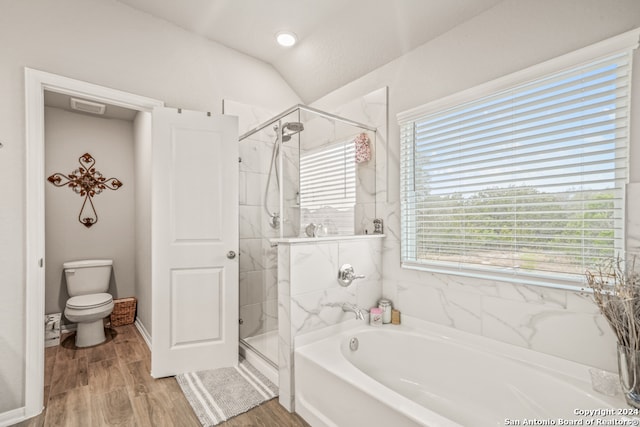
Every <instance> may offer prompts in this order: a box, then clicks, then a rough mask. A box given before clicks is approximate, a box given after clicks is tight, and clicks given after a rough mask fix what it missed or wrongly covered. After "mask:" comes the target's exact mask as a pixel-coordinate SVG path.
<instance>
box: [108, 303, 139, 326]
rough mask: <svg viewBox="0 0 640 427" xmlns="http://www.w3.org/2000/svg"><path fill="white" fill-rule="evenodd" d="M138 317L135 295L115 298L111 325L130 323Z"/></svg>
mask: <svg viewBox="0 0 640 427" xmlns="http://www.w3.org/2000/svg"><path fill="white" fill-rule="evenodd" d="M135 319H136V299H135V297H129V298H119V299H114V300H113V311H112V312H111V326H122V325H130V324H131V323H133V322H134V320H135Z"/></svg>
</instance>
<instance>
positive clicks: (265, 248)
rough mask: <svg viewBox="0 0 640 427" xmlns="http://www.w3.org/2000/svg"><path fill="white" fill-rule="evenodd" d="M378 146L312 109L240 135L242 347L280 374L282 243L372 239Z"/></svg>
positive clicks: (371, 132)
mask: <svg viewBox="0 0 640 427" xmlns="http://www.w3.org/2000/svg"><path fill="white" fill-rule="evenodd" d="M375 142H376V130H375V128H374V127H371V126H368V125H365V124H362V123H358V122H355V121H352V120H349V119H346V118H343V117H339V116H336V115H333V114H329V113H326V112H324V111H320V110H317V109H314V108H311V107H307V106H304V105H296V106H294V107H292V108H290V109H288V110H286V111H284V112H283V113H281V114H279V115H277V116H275V117H273V118H271V119H269V120H267V121H266V122H264V123H262V124H261V125H259V126H257V127H255V128H253V129H252V130H250V131H248V132H246V133H245V134H243V135H242V136H240V186H241V188H240V210H239V211H240V341H241V343H242V345H244V346H245V347H246V348H247V349H249V350H250V351H253V352H254V353H256V354H257V355H258V356H260V357H261V358H262V359H264V360H265V361H266V362H267V363H269V364H270V365H271V366H273V367H275V368H277V362H278V289H277V283H278V281H277V242H278V239H286V238H322V237H328V236H335V235H355V234H365V233H372V232H373V229H374V228H373V219H374V218H375V192H376V191H375V190H376V188H375V185H376V179H375Z"/></svg>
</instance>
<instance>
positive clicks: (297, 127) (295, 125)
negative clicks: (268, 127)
mask: <svg viewBox="0 0 640 427" xmlns="http://www.w3.org/2000/svg"><path fill="white" fill-rule="evenodd" d="M273 129H274V130H275V131H276V132H277V131H278V125H275V126H274V127H273ZM303 130H304V125H303V124H302V123H300V122H287V123H285V124H283V125H282V142H287V141H290V140H291V137H292V136H293V135H295V134H296V133H299V132H302V131H303Z"/></svg>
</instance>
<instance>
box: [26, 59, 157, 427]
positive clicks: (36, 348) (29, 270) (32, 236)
mask: <svg viewBox="0 0 640 427" xmlns="http://www.w3.org/2000/svg"><path fill="white" fill-rule="evenodd" d="M24 73H25V74H24V81H25V130H26V156H25V157H26V176H25V179H26V186H25V190H26V196H25V197H26V208H25V209H26V217H25V225H26V227H25V231H26V234H25V242H26V251H25V283H26V299H25V389H24V396H25V399H24V407H23V408H22V411H21V412H22V414H16V415H18V416H20V415H21V416H22V418H25V419H26V418H30V417H33V416H35V415H38V414H39V413H40V412H42V409H43V400H44V326H43V325H44V314H45V313H44V305H45V304H44V300H45V274H44V272H45V198H44V184H45V173H44V160H45V137H44V91H45V90H48V91H51V92H58V93H62V94H66V95H73V96H78V97H81V98H85V99H90V100H95V101H97V102H102V103H106V104H111V105H116V106H120V107H126V108H130V109H132V110H137V111H142V112H148V113H151V112H152V111H153V108H154V107H163V106H164V102H162V101H159V100H157V99H152V98H147V97H144V96H139V95H135V94H132V93H128V92H123V91H120V90H117V89H111V88H108V87H104V86H99V85H96V84H93V83H88V82H85V81H81V80H75V79H71V78H68V77H63V76H60V75H56V74H52V73H48V72H45V71H40V70H35V69H31V68H27V67H25V69H24ZM152 292H153V290H152Z"/></svg>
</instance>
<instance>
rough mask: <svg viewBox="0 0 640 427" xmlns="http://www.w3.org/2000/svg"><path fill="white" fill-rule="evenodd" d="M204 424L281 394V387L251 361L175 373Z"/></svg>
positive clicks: (245, 410) (213, 422) (220, 420)
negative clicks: (234, 365)
mask: <svg viewBox="0 0 640 427" xmlns="http://www.w3.org/2000/svg"><path fill="white" fill-rule="evenodd" d="M176 380H177V381H178V384H180V388H182V392H183V393H184V395H185V397H186V398H187V400H188V401H189V403H190V404H191V407H192V408H193V410H194V412H195V413H196V415H197V416H198V419H199V420H200V423H202V425H203V426H204V427H208V426H215V425H217V424H220V423H221V422H223V421H226V420H228V419H229V418H231V417H235V416H236V415H240V414H242V413H244V412H247V411H248V410H249V409H251V408H254V407H256V406H258V405H259V404H261V403H263V402H266V401H267V400H270V399H272V398H274V397H276V396H277V395H278V387H276V386H275V385H274V384H273V383H272V382H271V381H269V380H268V379H267V378H266V377H265V376H264V375H262V374H261V373H260V372H259V371H258V370H257V369H256V368H254V367H253V366H251V365H250V364H249V362H247V361H246V360H244V359H240V363H239V364H238V367H234V368H220V369H214V370H210V371H199V372H189V373H186V374H180V375H176Z"/></svg>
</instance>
